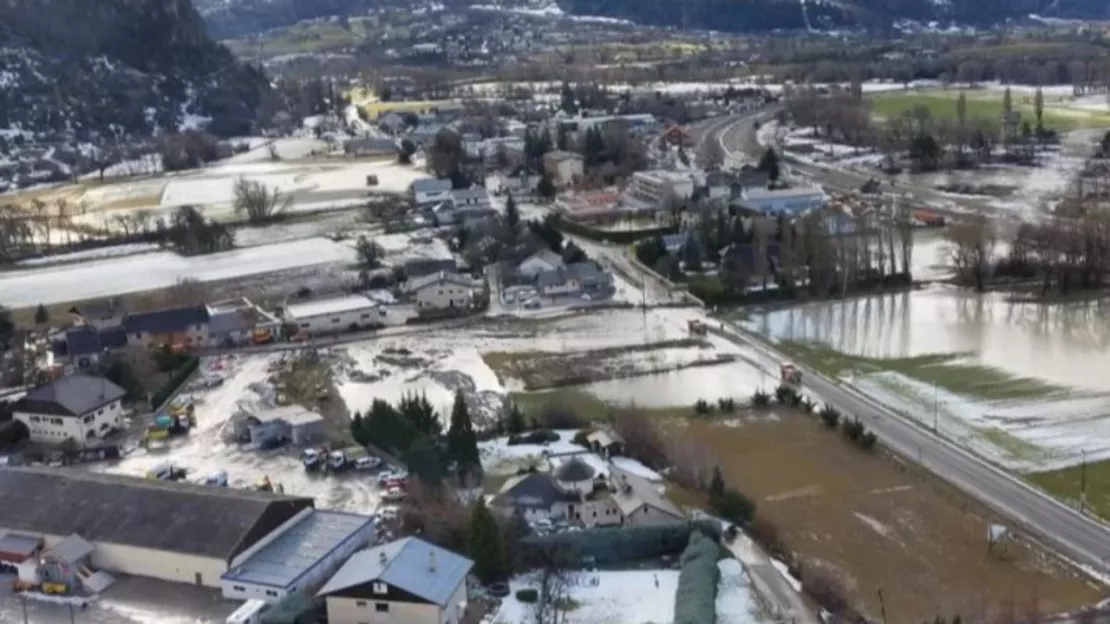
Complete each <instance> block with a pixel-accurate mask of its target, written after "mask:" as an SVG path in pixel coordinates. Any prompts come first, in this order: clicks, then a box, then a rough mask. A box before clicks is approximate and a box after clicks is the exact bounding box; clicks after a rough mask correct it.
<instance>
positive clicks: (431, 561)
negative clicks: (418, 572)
mask: <svg viewBox="0 0 1110 624" xmlns="http://www.w3.org/2000/svg"><path fill="white" fill-rule="evenodd" d="M428 571H429V572H435V571H436V551H434V550H429V551H428Z"/></svg>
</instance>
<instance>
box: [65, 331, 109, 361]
mask: <svg viewBox="0 0 1110 624" xmlns="http://www.w3.org/2000/svg"><path fill="white" fill-rule="evenodd" d="M103 348H104V347H103V346H102V345H101V344H100V332H98V331H97V330H96V328H95V327H90V326H88V325H79V326H77V327H74V328H72V329H70V330H69V331H68V332H66V351H67V352H68V353H69V356H70V357H81V356H83V355H92V354H93V353H100V351H101V350H103Z"/></svg>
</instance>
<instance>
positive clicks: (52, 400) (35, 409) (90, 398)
mask: <svg viewBox="0 0 1110 624" xmlns="http://www.w3.org/2000/svg"><path fill="white" fill-rule="evenodd" d="M126 394H127V392H126V391H125V390H124V389H123V388H120V387H119V386H117V385H116V384H114V383H112V382H110V381H108V380H107V379H104V378H103V377H94V376H92V375H81V374H77V375H69V376H68V377H61V378H59V379H55V380H54V381H52V382H50V383H48V384H45V385H42V386H39V387H38V388H35V389H34V390H31V391H30V392H28V393H27V394H26V396H24V397H23V398H22V399H20V400H19V401H18V402H17V403H16V409H17V410H21V411H26V412H30V413H32V414H52V415H55V416H80V415H82V414H85V413H87V412H90V411H92V410H94V409H96V408H98V407H103V406H105V405H108V404H109V403H112V402H113V401H118V400H119V399H122V398H123V397H124V395H126Z"/></svg>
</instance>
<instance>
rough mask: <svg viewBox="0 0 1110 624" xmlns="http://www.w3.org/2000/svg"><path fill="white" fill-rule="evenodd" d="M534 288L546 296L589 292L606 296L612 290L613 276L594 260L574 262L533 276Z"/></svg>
mask: <svg viewBox="0 0 1110 624" xmlns="http://www.w3.org/2000/svg"><path fill="white" fill-rule="evenodd" d="M535 280H536V290H538V291H539V292H540V293H541V294H543V295H545V296H548V297H555V296H560V295H571V296H574V295H579V294H589V295H591V296H607V295H608V294H610V293H611V292H612V288H613V276H612V275H610V274H609V273H606V272H605V271H604V270H602V268H601V267H600V266H599V265H598V264H597V263H595V262H589V261H587V262H576V263H574V264H569V265H567V266H561V267H558V268H556V269H553V270H551V271H543V272H540V273H538V274H537V275H536V276H535Z"/></svg>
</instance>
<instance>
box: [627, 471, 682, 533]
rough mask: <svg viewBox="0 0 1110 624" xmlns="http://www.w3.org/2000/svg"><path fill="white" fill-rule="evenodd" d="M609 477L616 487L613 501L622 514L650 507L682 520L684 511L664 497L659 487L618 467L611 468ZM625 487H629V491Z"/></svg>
mask: <svg viewBox="0 0 1110 624" xmlns="http://www.w3.org/2000/svg"><path fill="white" fill-rule="evenodd" d="M609 477H610V479H611V480H612V481H613V484H614V485H615V486H616V488H615V489H616V491H615V492H614V493H613V500H615V501H616V503H617V507H619V508H620V510H621V513H622V514H624V515H628V514H630V513H632V512H633V511H636V510H637V509H639V508H640V507H644V506H647V507H650V508H652V509H655V510H657V511H661V512H663V513H665V514H667V515H669V516H673V517H674V518H675V519H678V520H681V519H682V517H683V516H682V511H681V510H679V508H678V507H677V506H675V504H674V503H672V502H671V501H670V500H668V499H667V497H665V496H663V494H662V493H661V492H660V491H659V489H658V487H657V486H656V485H655V484H654V483H652V482H650V481H648V480H647V479H645V478H643V477H641V476H639V475H637V474H636V473H634V472H630V471H628V470H625V469H623V468H620V467H618V466H616V465H610V466H609ZM624 486H627V490H626V489H625V487H624Z"/></svg>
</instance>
